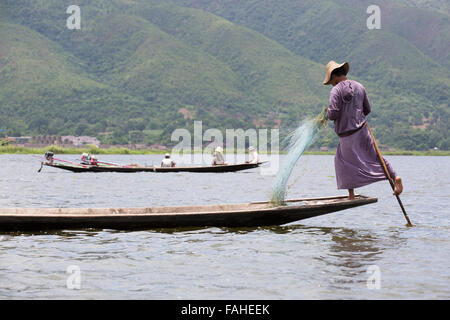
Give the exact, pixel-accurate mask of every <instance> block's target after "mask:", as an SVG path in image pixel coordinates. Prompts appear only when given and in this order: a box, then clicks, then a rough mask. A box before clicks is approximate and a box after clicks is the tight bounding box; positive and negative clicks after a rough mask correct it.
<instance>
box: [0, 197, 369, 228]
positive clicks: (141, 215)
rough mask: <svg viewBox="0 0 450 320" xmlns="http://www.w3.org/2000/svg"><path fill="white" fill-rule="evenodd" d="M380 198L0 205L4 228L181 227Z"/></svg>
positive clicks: (236, 222)
mask: <svg viewBox="0 0 450 320" xmlns="http://www.w3.org/2000/svg"><path fill="white" fill-rule="evenodd" d="M374 202H377V198H371V197H365V196H356V197H355V199H354V200H348V198H347V197H346V196H335V197H322V198H309V199H294V200H288V201H286V205H284V206H273V205H271V204H270V203H269V202H254V203H246V204H220V205H202V206H175V207H147V208H9V209H0V230H2V231H33V230H34V231H40V230H49V229H53V230H58V229H83V228H101V229H118V230H126V229H137V230H139V229H140V230H142V229H151V228H180V227H207V226H211V227H212V226H214V227H258V226H270V225H282V224H286V223H290V222H294V221H298V220H302V219H307V218H311V217H316V216H320V215H323V214H327V213H331V212H335V211H340V210H345V209H349V208H353V207H358V206H362V205H366V204H369V203H374Z"/></svg>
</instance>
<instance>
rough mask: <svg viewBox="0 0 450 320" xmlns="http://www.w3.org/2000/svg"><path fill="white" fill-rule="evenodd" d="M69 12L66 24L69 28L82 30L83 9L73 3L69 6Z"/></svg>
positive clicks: (67, 11)
mask: <svg viewBox="0 0 450 320" xmlns="http://www.w3.org/2000/svg"><path fill="white" fill-rule="evenodd" d="M66 13H67V14H70V16H69V17H68V18H67V20H66V26H67V29H69V30H80V29H81V9H80V7H79V6H77V5H71V6H69V7H67V10H66Z"/></svg>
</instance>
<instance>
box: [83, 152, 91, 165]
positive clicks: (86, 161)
mask: <svg viewBox="0 0 450 320" xmlns="http://www.w3.org/2000/svg"><path fill="white" fill-rule="evenodd" d="M81 164H88V165H89V164H91V157H90V155H89V154H87V153H86V152H84V153H83V154H82V155H81Z"/></svg>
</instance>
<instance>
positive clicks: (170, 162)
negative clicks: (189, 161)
mask: <svg viewBox="0 0 450 320" xmlns="http://www.w3.org/2000/svg"><path fill="white" fill-rule="evenodd" d="M161 167H163V168H171V167H175V161H173V160H172V159H170V154H168V153H166V154H165V156H164V159H163V160H162V162H161Z"/></svg>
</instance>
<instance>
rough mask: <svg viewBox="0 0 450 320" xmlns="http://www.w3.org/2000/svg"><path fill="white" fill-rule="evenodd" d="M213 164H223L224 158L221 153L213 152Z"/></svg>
mask: <svg viewBox="0 0 450 320" xmlns="http://www.w3.org/2000/svg"><path fill="white" fill-rule="evenodd" d="M212 163H213V164H225V159H224V158H223V155H222V154H221V153H220V152H217V151H216V152H214V156H213V162H212Z"/></svg>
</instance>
